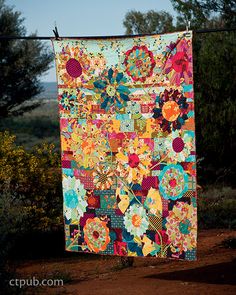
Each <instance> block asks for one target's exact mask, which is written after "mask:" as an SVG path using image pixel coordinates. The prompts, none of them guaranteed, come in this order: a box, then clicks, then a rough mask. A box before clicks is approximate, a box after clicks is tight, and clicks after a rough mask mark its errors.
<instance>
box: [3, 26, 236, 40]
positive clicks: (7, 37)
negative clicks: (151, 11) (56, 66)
mask: <svg viewBox="0 0 236 295" xmlns="http://www.w3.org/2000/svg"><path fill="white" fill-rule="evenodd" d="M192 31H193V33H196V34H204V33H214V32H229V31H236V28H220V29H201V30H192ZM156 34H157V33H155V34H136V35H113V36H80V37H78V36H76V37H75V36H59V38H60V39H68V38H69V39H110V38H127V37H131V38H133V37H142V36H151V35H156ZM51 39H55V36H6V35H2V36H0V40H51Z"/></svg>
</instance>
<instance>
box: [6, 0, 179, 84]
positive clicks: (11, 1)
mask: <svg viewBox="0 0 236 295" xmlns="http://www.w3.org/2000/svg"><path fill="white" fill-rule="evenodd" d="M5 3H6V4H7V5H10V6H14V7H15V9H16V10H17V11H20V12H21V13H22V16H23V17H24V18H25V22H24V25H25V27H26V29H27V33H28V34H30V33H34V32H37V35H38V36H52V29H53V28H54V26H55V22H56V24H57V28H58V32H59V35H60V36H99V35H122V34H124V33H125V28H124V27H123V24H122V23H123V20H124V17H125V14H126V13H127V12H128V11H130V10H133V9H134V10H139V11H141V12H146V11H148V10H151V9H153V10H157V11H161V10H165V11H168V12H169V13H171V14H172V15H175V13H174V11H173V8H172V5H171V2H170V0H119V1H116V0H41V1H40V0H6V1H5ZM44 42H46V44H47V45H48V46H49V47H50V46H51V42H50V41H44ZM41 80H42V81H43V82H55V81H56V72H55V66H54V64H52V68H51V69H50V70H49V71H48V73H46V74H45V75H44V76H43V77H41Z"/></svg>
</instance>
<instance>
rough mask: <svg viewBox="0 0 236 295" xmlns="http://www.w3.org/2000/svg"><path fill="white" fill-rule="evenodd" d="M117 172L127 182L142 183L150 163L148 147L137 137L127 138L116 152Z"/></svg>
mask: <svg viewBox="0 0 236 295" xmlns="http://www.w3.org/2000/svg"><path fill="white" fill-rule="evenodd" d="M116 160H117V172H119V174H120V176H121V177H124V178H125V179H127V181H128V183H132V182H133V183H140V184H141V183H142V180H143V177H144V176H147V175H148V174H149V173H150V171H149V167H150V165H151V151H150V147H149V146H148V145H147V144H146V143H145V142H144V140H140V139H138V138H135V139H134V140H133V139H130V140H127V141H126V142H124V143H123V147H120V148H118V153H117V154H116Z"/></svg>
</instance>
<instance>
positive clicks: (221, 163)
mask: <svg viewBox="0 0 236 295" xmlns="http://www.w3.org/2000/svg"><path fill="white" fill-rule="evenodd" d="M235 37H236V33H235V32H229V33H227V32H226V33H214V34H207V35H197V36H195V40H194V61H195V63H194V76H195V84H194V88H195V102H196V103H195V108H196V132H197V134H196V137H197V153H198V155H199V157H204V160H203V162H202V169H201V170H200V174H199V177H200V178H199V179H200V181H201V182H205V183H207V182H208V183H209V182H211V181H212V180H215V181H221V182H222V181H223V182H225V184H227V183H228V184H234V183H235V176H236V157H235V149H236V97H235V89H236V79H235V77H236V66H235V65H236V38H235ZM216 48H217V50H215V49H216Z"/></svg>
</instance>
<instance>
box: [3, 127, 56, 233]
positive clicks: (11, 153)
mask: <svg viewBox="0 0 236 295" xmlns="http://www.w3.org/2000/svg"><path fill="white" fill-rule="evenodd" d="M14 142H15V136H13V135H10V134H9V133H8V132H0V189H1V192H3V191H7V193H8V195H10V196H12V201H13V200H15V199H17V200H18V201H21V203H22V206H23V207H24V211H25V212H26V217H25V219H24V223H25V226H26V225H27V226H29V228H30V229H31V230H51V229H53V228H55V227H58V226H61V224H62V206H61V204H62V192H61V172H60V156H59V154H58V153H56V152H55V151H54V145H53V144H42V145H41V146H36V147H35V148H34V149H33V150H32V151H31V152H27V151H26V150H25V149H24V148H23V147H21V146H16V145H15V143H14ZM13 206H14V205H13Z"/></svg>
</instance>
